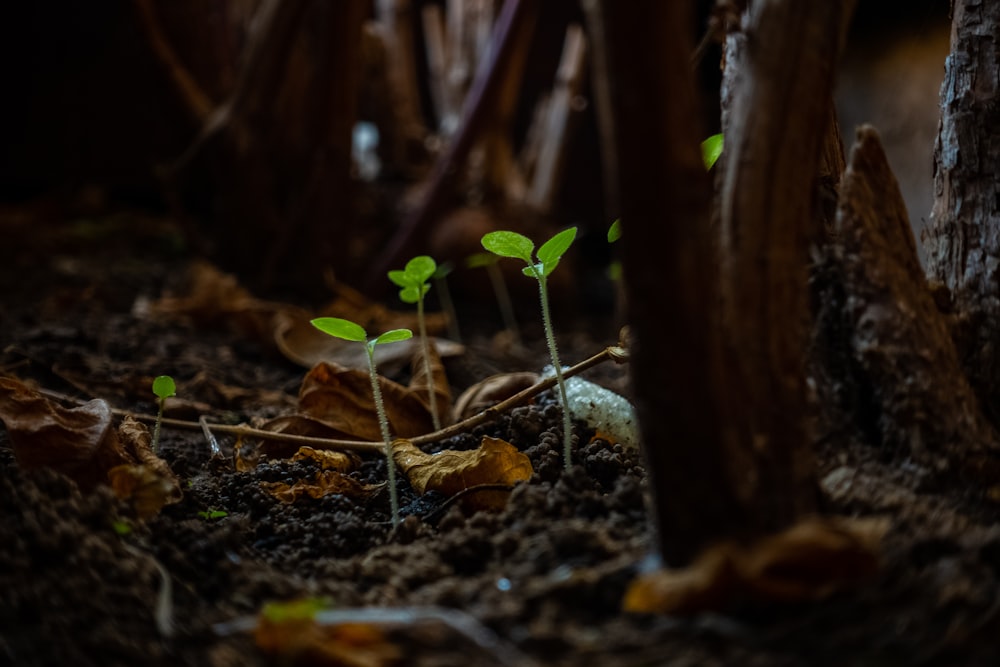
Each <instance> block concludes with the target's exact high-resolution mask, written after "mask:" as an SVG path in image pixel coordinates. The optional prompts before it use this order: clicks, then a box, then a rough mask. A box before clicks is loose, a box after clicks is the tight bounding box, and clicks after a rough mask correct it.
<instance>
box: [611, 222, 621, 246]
mask: <svg viewBox="0 0 1000 667" xmlns="http://www.w3.org/2000/svg"><path fill="white" fill-rule="evenodd" d="M621 237H622V219H621V218H618V219H617V220H615V221H614V222H612V223H611V226H610V227H608V243H614V242H615V241H617V240H618V239H620V238H621Z"/></svg>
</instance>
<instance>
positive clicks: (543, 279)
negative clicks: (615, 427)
mask: <svg viewBox="0 0 1000 667" xmlns="http://www.w3.org/2000/svg"><path fill="white" fill-rule="evenodd" d="M575 238H576V227H570V228H569V229H566V230H563V231H561V232H559V233H558V234H556V235H555V236H553V237H552V238H550V239H549V240H548V241H546V242H545V243H543V244H542V246H541V247H540V248H539V249H538V251H537V252H536V251H535V244H534V242H533V241H532V240H531V239H529V238H528V237H526V236H523V235H521V234H518V233H517V232H507V231H499V232H490V233H488V234H486V235H485V236H483V239H482V244H483V247H484V248H486V250H488V251H489V252H491V253H493V254H494V255H498V256H500V257H512V258H514V259H520V260H522V261H524V263H525V264H527V266H526V267H525V268H523V269H521V272H522V273H524V275H526V276H528V277H529V278H534V279H535V280H537V281H538V293H539V296H540V298H541V303H542V325H543V326H544V328H545V342H546V343H547V344H548V346H549V356H550V357H551V358H552V367H553V369H554V370H555V375H556V384H557V386H558V387H559V402H560V404H561V405H562V413H563V463H564V465H565V466H566V469H567V470H568V469H569V468H570V465H571V464H572V450H573V448H572V424H571V422H570V414H569V401H568V400H567V399H566V383H565V381H564V380H563V374H562V365H561V364H560V363H559V350H558V349H557V348H556V338H555V334H554V333H553V331H552V317H551V316H550V314H549V291H548V286H547V279H548V277H549V275H550V274H551V273H552V272H553V271H555V269H556V267H557V266H559V260H560V259H561V258H562V256H563V255H564V254H565V253H566V251H567V250H569V247H570V245H571V244H572V243H573V240H574V239H575Z"/></svg>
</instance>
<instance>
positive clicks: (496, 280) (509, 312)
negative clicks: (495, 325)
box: [465, 252, 521, 345]
mask: <svg viewBox="0 0 1000 667" xmlns="http://www.w3.org/2000/svg"><path fill="white" fill-rule="evenodd" d="M499 260H500V258H499V257H497V256H496V255H494V254H492V253H489V252H477V253H475V254H473V255H469V256H468V257H467V258H466V259H465V265H466V266H467V267H469V268H470V269H478V268H484V269H486V275H487V276H489V278H490V286H491V287H492V288H493V294H495V295H496V298H497V306H498V307H499V308H500V318H501V319H502V320H503V326H504V328H505V329H507V331H509V332H510V333H511V335H512V336H513V337H514V342H515V343H517V344H518V345H520V344H521V328H520V327H519V326H517V318H515V317H514V304H513V303H511V300H510V292H509V291H508V290H507V283H506V282H505V281H504V279H503V273H502V272H501V271H500V267H498V266H497V262H498V261H499Z"/></svg>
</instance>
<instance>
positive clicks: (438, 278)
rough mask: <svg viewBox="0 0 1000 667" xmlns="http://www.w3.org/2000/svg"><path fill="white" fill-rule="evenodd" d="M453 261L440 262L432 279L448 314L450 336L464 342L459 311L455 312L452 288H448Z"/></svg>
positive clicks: (456, 340)
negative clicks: (459, 325) (459, 322)
mask: <svg viewBox="0 0 1000 667" xmlns="http://www.w3.org/2000/svg"><path fill="white" fill-rule="evenodd" d="M451 269H452V266H451V262H443V263H441V264H438V267H437V268H436V269H435V270H434V275H432V276H431V279H432V280H433V281H434V285H435V286H436V287H437V288H438V292H437V293H438V299H439V300H440V301H441V309H442V310H443V311H444V313H445V315H447V316H448V337H449V338H451V339H452V340H453V341H455V342H456V343H461V342H462V332H461V331H459V330H458V313H456V312H455V302H454V301H452V300H451V290H449V289H448V280H447V278H448V274H450V273H451Z"/></svg>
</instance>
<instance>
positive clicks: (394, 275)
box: [389, 269, 413, 287]
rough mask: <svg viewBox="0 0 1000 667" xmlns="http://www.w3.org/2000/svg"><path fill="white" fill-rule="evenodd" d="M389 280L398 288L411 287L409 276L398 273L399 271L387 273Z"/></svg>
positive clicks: (403, 272)
mask: <svg viewBox="0 0 1000 667" xmlns="http://www.w3.org/2000/svg"><path fill="white" fill-rule="evenodd" d="M389 280H391V281H392V282H394V283H396V285H398V286H399V287H410V286H411V285H413V280H412V278H411V276H410V275H409V274H408V273H406V271H400V270H399V269H395V270H393V271H390V272H389Z"/></svg>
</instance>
